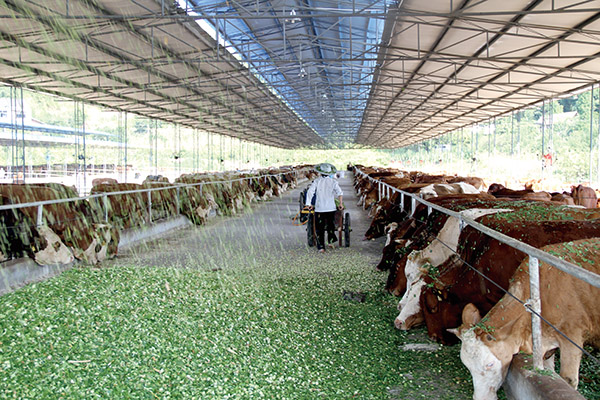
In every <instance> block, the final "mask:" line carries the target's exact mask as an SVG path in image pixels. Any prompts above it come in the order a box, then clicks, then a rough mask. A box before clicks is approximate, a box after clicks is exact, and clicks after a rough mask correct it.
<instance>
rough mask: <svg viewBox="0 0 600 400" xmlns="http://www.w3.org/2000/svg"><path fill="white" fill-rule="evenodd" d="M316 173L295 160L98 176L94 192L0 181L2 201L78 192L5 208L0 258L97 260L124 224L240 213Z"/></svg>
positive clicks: (0, 215)
mask: <svg viewBox="0 0 600 400" xmlns="http://www.w3.org/2000/svg"><path fill="white" fill-rule="evenodd" d="M313 173H314V172H311V171H310V170H309V169H307V168H305V167H304V166H298V167H286V168H279V169H269V170H261V171H253V172H229V173H221V174H216V175H215V174H208V173H196V174H186V175H182V176H180V177H179V178H177V179H176V181H175V183H169V182H168V181H166V180H165V179H162V178H160V177H153V176H150V177H148V178H147V179H146V180H145V181H144V182H143V183H142V184H134V183H118V182H116V181H115V180H112V179H104V180H98V181H96V182H94V183H95V185H94V186H93V188H92V191H91V195H95V196H91V197H89V198H80V197H79V196H78V193H77V191H76V190H75V188H73V187H69V186H65V185H61V184H58V183H36V184H0V199H1V200H0V205H13V204H23V203H33V202H39V201H49V200H50V201H51V200H63V199H76V200H73V201H68V202H60V203H56V204H45V205H43V207H42V214H41V215H38V212H39V208H38V207H37V206H31V207H22V208H14V209H5V210H1V211H0V261H7V260H10V259H15V258H21V257H30V258H32V259H33V260H35V261H36V262H37V263H38V264H40V265H56V264H69V263H71V262H72V261H73V260H74V259H78V260H81V261H83V262H86V263H89V264H96V263H98V262H100V261H102V260H104V259H106V258H110V257H112V256H114V255H116V254H117V250H118V244H119V240H120V232H121V231H123V230H125V229H130V228H139V227H144V226H148V225H150V224H152V223H154V222H156V221H158V220H161V219H165V218H170V217H175V216H177V215H184V216H186V217H187V218H188V219H189V220H190V221H191V222H193V223H194V224H197V225H200V224H204V223H205V222H206V220H207V219H208V218H210V217H211V216H215V215H226V216H228V215H234V214H237V213H241V212H243V211H244V209H245V208H246V207H248V206H249V205H250V203H252V202H253V201H264V200H268V199H269V198H271V197H273V196H279V195H280V194H281V193H282V192H284V191H286V190H288V189H290V188H293V187H295V186H296V184H297V181H298V179H305V178H310V175H311V174H313ZM117 192H119V193H117ZM120 192H125V193H120ZM40 217H41V221H40ZM40 222H41V223H40Z"/></svg>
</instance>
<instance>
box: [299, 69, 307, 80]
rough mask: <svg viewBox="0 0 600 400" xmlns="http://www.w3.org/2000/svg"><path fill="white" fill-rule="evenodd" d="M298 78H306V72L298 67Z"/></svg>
mask: <svg viewBox="0 0 600 400" xmlns="http://www.w3.org/2000/svg"><path fill="white" fill-rule="evenodd" d="M298 76H299V77H300V78H304V77H305V76H306V70H305V69H304V67H300V73H299V74H298Z"/></svg>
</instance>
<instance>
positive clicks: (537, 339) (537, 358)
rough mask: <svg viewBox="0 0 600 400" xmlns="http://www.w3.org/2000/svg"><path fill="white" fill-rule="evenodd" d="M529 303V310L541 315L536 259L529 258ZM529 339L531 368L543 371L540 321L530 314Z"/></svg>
mask: <svg viewBox="0 0 600 400" xmlns="http://www.w3.org/2000/svg"><path fill="white" fill-rule="evenodd" d="M529 297H530V298H529V301H528V302H527V304H528V305H529V307H531V310H533V311H535V312H536V313H538V314H539V315H542V305H541V301H540V268H539V260H538V259H537V258H536V257H531V256H530V257H529ZM531 338H532V341H533V367H534V368H538V369H544V354H543V353H542V320H541V319H540V317H538V316H537V315H536V314H534V313H533V312H532V313H531Z"/></svg>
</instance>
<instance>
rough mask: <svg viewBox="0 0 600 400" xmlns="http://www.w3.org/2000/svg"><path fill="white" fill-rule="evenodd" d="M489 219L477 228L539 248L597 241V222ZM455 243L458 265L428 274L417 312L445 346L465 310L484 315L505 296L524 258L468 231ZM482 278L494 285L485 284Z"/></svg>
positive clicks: (450, 264)
mask: <svg viewBox="0 0 600 400" xmlns="http://www.w3.org/2000/svg"><path fill="white" fill-rule="evenodd" d="M516 204H518V203H516ZM564 217H565V218H569V217H570V216H568V215H565V216H564ZM513 218H514V219H513ZM493 219H495V218H494V217H483V218H482V220H480V222H481V223H483V224H484V225H486V226H488V227H489V228H492V229H494V230H497V231H500V232H502V233H503V234H505V235H507V236H509V237H513V238H515V239H518V240H520V241H522V242H524V243H527V244H529V245H531V246H534V247H538V248H541V247H543V246H547V245H550V244H554V243H559V242H563V241H569V240H578V239H583V238H591V237H597V236H600V220H590V221H574V220H554V221H520V222H516V217H515V216H514V215H513V216H511V215H510V214H507V215H506V219H504V220H503V219H498V220H495V221H494V220H493ZM459 243H460V245H459V247H460V248H459V250H458V253H459V256H460V259H459V258H458V257H456V258H454V259H450V260H449V261H448V262H446V263H445V264H443V265H442V266H440V267H439V268H438V270H437V271H435V273H431V274H430V275H431V276H429V275H427V274H426V276H424V280H425V282H426V285H425V287H424V288H423V291H422V292H421V311H422V312H423V316H424V319H425V324H426V325H427V331H428V334H429V337H430V338H432V339H434V340H437V341H440V342H442V343H444V344H454V343H456V337H455V336H454V335H451V334H449V333H448V332H447V331H446V329H448V328H455V327H457V326H458V325H460V321H461V319H460V318H461V313H462V309H463V308H464V307H465V305H466V304H468V303H472V304H474V305H475V306H476V307H477V308H478V309H479V310H480V311H481V312H482V313H486V312H488V311H489V310H490V309H491V308H492V307H493V306H494V305H495V304H496V303H497V302H498V300H499V299H500V298H501V297H502V296H503V294H504V292H503V289H507V288H508V286H509V283H510V278H511V277H512V275H513V274H514V272H515V270H516V269H517V267H518V266H519V264H520V263H521V262H522V261H523V259H524V258H525V254H524V253H522V252H521V251H518V250H516V249H514V248H513V247H511V246H508V245H506V244H503V243H502V242H500V241H498V240H496V239H492V238H491V237H490V236H488V235H486V234H484V233H482V232H480V231H478V230H476V229H475V228H472V227H470V226H468V227H466V228H465V229H464V230H463V232H462V234H461V236H460V239H459ZM468 265H470V266H471V267H472V268H470V267H469V266H468ZM480 273H483V274H485V275H486V276H487V277H488V278H489V279H490V280H491V281H492V282H494V283H491V282H490V281H488V280H487V279H484V278H483V277H482V276H481V275H480Z"/></svg>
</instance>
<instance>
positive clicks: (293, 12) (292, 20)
mask: <svg viewBox="0 0 600 400" xmlns="http://www.w3.org/2000/svg"><path fill="white" fill-rule="evenodd" d="M290 17H291V18H286V19H285V22H289V23H290V24H294V23H296V22H300V18H296V10H295V9H293V8H292V11H290Z"/></svg>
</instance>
